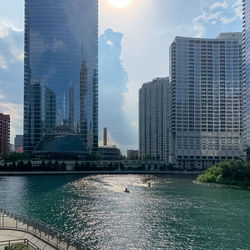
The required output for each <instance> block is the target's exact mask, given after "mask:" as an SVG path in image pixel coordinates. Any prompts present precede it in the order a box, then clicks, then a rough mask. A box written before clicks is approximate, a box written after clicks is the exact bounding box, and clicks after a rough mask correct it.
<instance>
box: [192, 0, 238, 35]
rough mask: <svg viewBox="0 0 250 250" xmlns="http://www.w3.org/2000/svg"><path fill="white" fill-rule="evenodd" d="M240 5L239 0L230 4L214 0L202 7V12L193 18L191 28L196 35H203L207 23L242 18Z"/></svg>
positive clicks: (223, 22) (227, 22)
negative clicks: (209, 4) (214, 1)
mask: <svg viewBox="0 0 250 250" xmlns="http://www.w3.org/2000/svg"><path fill="white" fill-rule="evenodd" d="M241 5H242V3H241V0H236V2H235V3H234V4H233V5H231V6H229V5H228V3H227V2H226V1H224V2H216V3H214V4H212V5H211V6H208V7H207V8H205V9H203V11H202V14H201V15H199V16H197V17H196V18H194V19H193V29H194V30H195V31H196V37H202V36H204V33H205V31H206V27H207V26H209V24H212V25H215V24H218V23H221V24H229V23H232V22H234V21H236V20H237V19H238V18H242V7H241ZM218 9H220V11H217V10H218Z"/></svg>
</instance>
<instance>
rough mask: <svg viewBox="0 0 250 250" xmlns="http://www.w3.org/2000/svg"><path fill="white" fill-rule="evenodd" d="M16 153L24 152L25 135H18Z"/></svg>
mask: <svg viewBox="0 0 250 250" xmlns="http://www.w3.org/2000/svg"><path fill="white" fill-rule="evenodd" d="M15 151H16V152H18V153H22V152H23V135H16V137H15Z"/></svg>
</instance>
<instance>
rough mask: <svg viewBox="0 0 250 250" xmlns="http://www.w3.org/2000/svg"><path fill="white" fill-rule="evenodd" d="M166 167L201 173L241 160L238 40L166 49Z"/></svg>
mask: <svg viewBox="0 0 250 250" xmlns="http://www.w3.org/2000/svg"><path fill="white" fill-rule="evenodd" d="M170 85H171V90H170V92H171V94H170V96H171V97H170V99H171V100H170V103H171V106H170V117H171V118H170V128H169V129H170V140H169V141H170V146H169V150H170V158H169V160H170V163H173V164H176V166H178V167H180V168H186V169H190V168H196V169H204V168H207V167H208V166H210V165H212V164H214V163H215V162H216V161H220V160H225V159H234V158H236V157H240V156H243V155H244V133H243V112H242V111H243V81H242V34H241V33H222V34H220V35H219V36H218V37H217V38H216V39H200V38H188V37H176V38H175V40H174V42H173V43H172V45H171V47H170Z"/></svg>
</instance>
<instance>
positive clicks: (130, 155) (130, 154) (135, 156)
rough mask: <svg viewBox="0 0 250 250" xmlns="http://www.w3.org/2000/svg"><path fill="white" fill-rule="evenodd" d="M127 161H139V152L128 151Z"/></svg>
mask: <svg viewBox="0 0 250 250" xmlns="http://www.w3.org/2000/svg"><path fill="white" fill-rule="evenodd" d="M127 159H128V160H138V159H139V151H138V150H133V149H129V150H127Z"/></svg>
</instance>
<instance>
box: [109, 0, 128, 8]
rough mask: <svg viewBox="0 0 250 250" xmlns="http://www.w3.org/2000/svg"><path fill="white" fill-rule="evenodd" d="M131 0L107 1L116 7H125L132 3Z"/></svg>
mask: <svg viewBox="0 0 250 250" xmlns="http://www.w3.org/2000/svg"><path fill="white" fill-rule="evenodd" d="M132 1H133V0H107V2H108V3H109V4H110V5H112V6H113V7H116V8H125V7H127V6H128V5H129V4H131V3H132Z"/></svg>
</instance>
